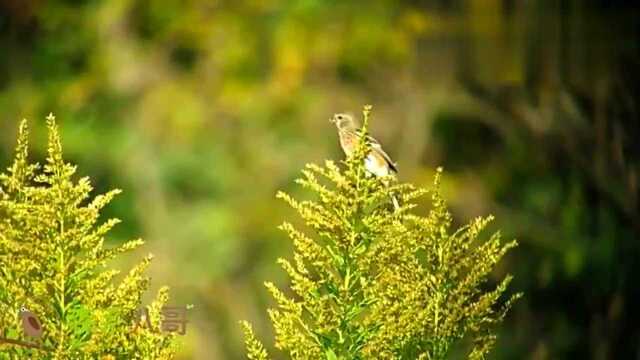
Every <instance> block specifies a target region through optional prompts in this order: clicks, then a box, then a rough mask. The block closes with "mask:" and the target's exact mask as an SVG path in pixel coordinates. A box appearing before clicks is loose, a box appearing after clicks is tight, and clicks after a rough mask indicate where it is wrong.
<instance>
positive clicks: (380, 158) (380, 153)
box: [331, 114, 399, 209]
mask: <svg viewBox="0 0 640 360" xmlns="http://www.w3.org/2000/svg"><path fill="white" fill-rule="evenodd" d="M331 122H333V123H334V124H336V127H337V128H338V136H339V138H340V146H341V147H342V150H343V151H344V153H345V154H346V155H347V157H349V156H351V155H352V154H353V153H354V152H355V150H356V147H357V146H358V141H359V139H360V138H361V137H362V130H361V129H358V128H357V127H356V124H355V121H354V120H353V117H352V116H351V115H347V114H335V115H334V116H333V118H331ZM367 143H368V145H369V146H370V148H371V151H370V152H369V154H367V157H366V158H365V168H366V169H367V170H368V171H369V172H370V173H371V174H373V175H375V176H377V177H387V176H393V175H395V174H396V173H397V172H398V168H397V167H396V164H395V163H394V162H393V160H391V157H390V156H389V155H388V154H387V153H386V152H385V151H384V150H383V149H382V145H380V143H379V142H378V140H376V139H375V138H373V137H372V136H369V135H367ZM392 200H393V205H394V207H395V208H396V209H397V208H398V207H399V205H398V201H397V200H396V198H395V197H393V196H392Z"/></svg>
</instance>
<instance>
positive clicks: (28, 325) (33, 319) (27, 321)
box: [18, 306, 42, 337]
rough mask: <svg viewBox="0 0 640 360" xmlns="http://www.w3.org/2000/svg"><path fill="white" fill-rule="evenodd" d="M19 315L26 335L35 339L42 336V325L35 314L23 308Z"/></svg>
mask: <svg viewBox="0 0 640 360" xmlns="http://www.w3.org/2000/svg"><path fill="white" fill-rule="evenodd" d="M18 315H19V316H20V318H21V319H22V329H23V330H24V333H25V334H27V335H28V336H33V337H40V336H42V325H41V324H40V320H38V317H37V316H36V315H35V314H34V313H32V312H31V311H29V310H27V308H25V307H24V306H23V307H21V308H20V311H19V312H18Z"/></svg>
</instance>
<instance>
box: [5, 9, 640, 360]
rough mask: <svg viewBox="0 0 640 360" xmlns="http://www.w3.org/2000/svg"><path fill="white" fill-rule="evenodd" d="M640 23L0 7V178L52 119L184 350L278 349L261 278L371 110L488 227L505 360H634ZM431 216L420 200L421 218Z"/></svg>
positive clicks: (523, 15)
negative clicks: (174, 311) (27, 132)
mask: <svg viewBox="0 0 640 360" xmlns="http://www.w3.org/2000/svg"><path fill="white" fill-rule="evenodd" d="M639 33H640V12H639V11H638V8H637V7H636V6H634V5H633V2H631V1H629V2H625V1H612V0H610V1H606V0H556V1H552V0H546V1H545V0H543V1H533V0H531V1H524V0H522V1H517V0H456V1H444V0H423V1H417V0H416V1H351V2H346V1H336V0H333V1H329V0H327V1H320V0H304V1H278V0H253V1H215V0H213V1H212V0H166V1H156V0H56V1H44V0H0V164H4V165H2V166H3V167H4V166H8V164H9V161H10V159H11V156H12V149H13V146H14V143H15V135H16V127H17V124H18V121H19V120H20V119H21V118H28V119H30V120H31V124H32V126H33V127H35V129H34V132H35V133H34V135H33V136H32V139H33V142H34V144H33V148H34V157H35V158H36V159H38V160H42V159H43V156H44V146H45V140H46V139H45V133H44V128H43V124H44V117H45V116H46V114H48V113H49V112H54V113H55V114H56V115H57V118H58V120H59V121H60V123H61V127H62V130H63V140H64V145H65V151H66V156H67V159H68V160H69V161H72V162H74V163H77V164H78V165H79V169H80V171H79V172H80V174H81V175H88V176H91V177H92V179H93V181H94V183H95V185H96V191H97V192H104V191H106V190H108V189H110V188H116V187H117V188H122V189H123V190H124V191H125V192H124V194H123V195H121V196H120V197H119V198H118V199H117V200H116V201H115V203H114V204H113V205H112V206H111V207H109V209H108V211H107V213H106V214H105V217H106V216H117V217H120V218H122V219H123V220H124V223H123V224H122V225H120V226H119V227H118V228H117V230H115V232H114V233H113V234H112V238H111V241H112V243H114V244H115V243H117V242H121V241H124V240H125V239H129V238H135V237H138V236H142V237H143V238H144V239H145V240H146V241H147V245H146V246H145V248H144V249H143V251H142V252H140V253H138V254H136V255H135V256H130V257H129V258H127V259H126V262H128V263H131V262H133V261H135V260H137V259H139V257H140V255H141V254H142V253H146V252H153V253H154V254H155V255H156V259H155V262H154V264H153V267H152V269H151V275H152V276H153V282H152V284H153V288H154V289H156V288H157V287H158V286H159V285H162V284H168V285H170V286H171V288H172V294H173V298H172V300H171V304H176V305H177V304H194V305H195V309H194V310H193V311H192V312H191V313H190V315H189V320H190V323H189V324H188V328H187V335H186V336H185V337H184V347H183V350H182V352H181V357H180V358H181V359H242V358H244V350H243V344H242V340H243V339H242V336H241V331H240V328H239V326H238V323H237V322H238V320H240V319H247V320H250V321H252V322H253V323H254V324H255V325H256V330H257V332H258V334H259V335H260V336H261V337H262V338H263V339H265V340H266V342H267V343H269V344H272V341H271V340H272V329H271V326H270V323H269V322H268V320H267V315H266V311H265V310H266V308H267V307H268V306H270V305H271V304H272V302H271V300H270V299H269V297H268V296H267V294H266V291H265V290H264V288H263V286H262V282H263V281H264V280H266V279H271V280H274V281H276V282H277V283H280V284H284V282H285V281H286V279H285V277H284V275H283V273H282V272H281V271H280V270H279V268H278V266H277V265H276V264H275V259H276V258H277V257H279V256H289V255H290V253H291V246H290V244H289V241H288V239H287V237H286V236H285V235H284V234H283V233H280V232H279V231H278V230H277V229H276V226H277V225H278V224H279V223H280V222H281V221H282V220H283V219H295V218H294V216H295V215H294V213H293V211H292V210H290V209H288V208H287V207H286V206H285V205H284V204H283V203H281V202H280V201H277V200H276V199H275V197H274V195H275V192H276V191H277V190H278V189H283V190H287V191H292V192H293V193H294V194H300V191H299V190H298V189H297V188H296V187H295V186H294V185H293V179H294V178H295V177H296V176H297V174H298V172H299V170H300V169H301V168H302V167H303V165H304V164H305V163H307V162H319V161H322V160H323V159H326V158H331V159H341V158H342V156H343V155H342V153H341V151H340V150H339V147H338V145H337V137H336V134H335V129H334V128H333V125H332V124H329V122H328V119H329V117H330V116H331V115H332V114H333V113H334V112H344V111H350V112H353V113H359V112H360V110H361V107H362V105H363V104H366V103H371V104H373V105H374V119H373V124H372V128H373V129H372V132H373V134H374V135H375V136H376V137H377V138H378V139H379V140H380V141H381V142H382V143H383V144H384V145H385V148H386V149H387V150H388V152H389V153H390V154H391V155H392V156H393V157H394V158H395V159H396V160H397V161H398V163H399V167H400V175H399V176H400V178H401V180H403V181H410V182H414V183H417V184H421V185H425V186H427V185H429V184H430V183H431V176H432V174H433V170H434V168H435V167H436V166H443V167H444V168H445V171H446V176H445V179H444V186H445V195H446V197H447V198H448V199H449V200H450V204H451V206H452V209H453V211H454V215H455V217H456V219H457V220H458V222H459V223H461V222H464V221H466V220H467V219H468V218H470V217H473V216H477V215H483V214H487V213H493V214H495V215H496V217H497V221H496V222H495V223H494V225H493V227H494V230H495V229H497V228H501V229H503V233H504V235H505V237H506V238H517V239H518V240H519V241H520V244H521V246H520V247H518V248H517V249H516V250H514V251H513V252H512V253H510V254H509V255H508V256H507V259H506V260H505V261H504V262H502V263H501V265H500V268H499V269H498V271H497V272H498V273H497V274H496V276H502V275H504V273H506V272H512V273H514V274H515V282H514V286H513V287H512V289H513V290H517V291H524V293H525V298H524V299H523V300H522V301H520V302H519V303H518V304H517V305H516V307H515V309H514V311H513V312H512V313H511V314H510V316H509V317H508V319H507V321H506V323H505V324H504V326H503V327H502V328H501V331H500V334H499V336H500V337H499V342H498V346H497V349H496V350H495V351H494V353H493V354H492V355H493V358H495V359H640V289H639V286H638V281H637V278H638V277H640V236H639V235H640V207H639V202H638V176H639V174H638V171H639V170H640V168H639V165H640V164H639V160H640V145H638V141H637V139H638V137H639V136H640V121H639V119H638V111H639V108H638V107H639V106H640V103H639V102H638V101H639V100H640V67H639V65H640V51H639V50H640V49H639V47H640V36H639V35H640V34H639ZM423 211H424V209H423Z"/></svg>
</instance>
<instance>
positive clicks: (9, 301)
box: [0, 115, 175, 360]
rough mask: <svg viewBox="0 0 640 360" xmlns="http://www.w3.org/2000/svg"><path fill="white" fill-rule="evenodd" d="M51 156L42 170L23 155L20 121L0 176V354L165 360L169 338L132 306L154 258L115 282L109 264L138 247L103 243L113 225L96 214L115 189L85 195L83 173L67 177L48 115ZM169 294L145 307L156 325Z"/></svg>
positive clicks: (69, 170) (70, 169)
mask: <svg viewBox="0 0 640 360" xmlns="http://www.w3.org/2000/svg"><path fill="white" fill-rule="evenodd" d="M47 127H48V134H49V138H48V156H47V159H46V163H45V164H44V166H40V165H39V164H34V163H30V162H29V160H28V135H29V132H28V128H27V122H26V121H23V122H22V123H21V124H20V129H19V137H18V145H17V149H16V155H15V160H14V162H13V164H12V166H10V167H9V168H8V170H7V172H6V173H3V174H0V337H1V338H6V339H14V340H20V341H24V342H25V343H30V344H33V345H34V346H30V347H24V346H19V345H16V344H14V343H10V342H1V341H0V359H16V360H17V359H65V360H67V359H110V358H111V359H168V358H171V357H172V356H173V354H174V352H175V349H174V343H175V341H174V335H172V334H165V333H160V334H158V333H157V332H155V331H153V329H142V328H138V329H136V330H135V331H133V330H132V329H133V326H132V325H133V324H134V322H135V321H136V320H137V319H135V312H136V309H137V307H139V306H140V304H141V296H142V294H143V293H144V291H145V290H146V289H147V285H148V282H149V279H148V278H147V277H146V276H145V275H144V272H145V270H146V269H147V267H148V265H149V263H150V261H151V255H149V256H148V257H146V258H145V259H144V260H143V261H142V262H141V263H140V264H138V265H137V266H135V267H134V268H133V269H132V270H131V271H130V272H129V273H128V274H126V275H125V276H124V278H123V280H122V281H120V282H119V283H116V282H114V281H113V280H114V277H115V276H116V275H118V273H119V272H118V271H117V270H110V269H107V268H106V265H107V262H108V261H110V260H112V259H114V258H116V257H118V256H119V255H121V254H123V253H125V252H129V251H131V250H133V249H135V248H137V247H139V246H140V245H142V244H143V241H142V240H133V241H129V242H127V243H125V244H123V245H120V246H117V247H114V248H110V247H106V246H105V245H104V241H105V236H106V234H107V233H108V232H109V231H110V230H111V229H112V228H113V227H114V226H115V225H116V224H117V223H118V222H119V221H118V220H117V219H111V220H107V221H105V222H103V223H99V221H98V220H99V216H100V211H101V210H102V209H103V208H104V207H105V206H106V205H107V204H109V202H111V200H112V199H113V198H114V197H115V196H116V195H117V194H118V193H119V192H120V191H119V190H113V191H111V192H108V193H106V194H104V195H98V196H96V197H95V198H91V196H90V194H91V191H92V190H93V189H92V186H91V183H90V181H89V179H88V178H81V179H79V180H77V181H75V180H74V174H75V172H76V167H75V166H73V165H71V164H68V163H65V162H64V160H63V153H62V145H61V140H60V135H59V132H58V127H57V125H56V122H55V118H54V117H53V116H52V115H50V116H49V117H48V118H47ZM167 299H168V289H167V288H162V289H161V290H160V291H159V293H158V295H157V297H156V299H155V300H154V301H153V302H152V304H151V305H150V306H149V314H150V315H149V316H150V320H151V324H152V325H153V326H155V327H158V326H159V323H160V321H161V318H160V317H161V311H160V309H161V307H162V305H163V304H165V303H166V301H167ZM23 306H24V307H25V308H27V309H29V310H30V311H31V312H33V313H34V314H37V316H38V318H39V319H40V321H41V322H42V328H43V334H42V337H41V338H39V339H35V340H34V339H29V338H27V337H26V336H25V334H24V333H23V331H22V326H21V324H20V319H19V317H18V311H19V309H21V307H23Z"/></svg>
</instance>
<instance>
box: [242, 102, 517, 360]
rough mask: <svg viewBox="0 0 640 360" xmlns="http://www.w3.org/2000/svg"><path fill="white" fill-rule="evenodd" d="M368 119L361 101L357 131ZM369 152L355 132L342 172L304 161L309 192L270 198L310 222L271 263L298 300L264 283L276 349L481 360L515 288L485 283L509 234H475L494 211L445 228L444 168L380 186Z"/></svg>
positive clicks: (253, 351)
mask: <svg viewBox="0 0 640 360" xmlns="http://www.w3.org/2000/svg"><path fill="white" fill-rule="evenodd" d="M369 115H370V107H365V111H364V128H363V131H364V132H365V134H366V127H367V124H368V121H369ZM362 138H363V139H365V138H366V137H364V136H363V137H362ZM367 153H368V150H367V144H366V143H365V141H364V140H363V141H361V144H360V145H359V147H358V151H356V153H355V154H354V155H353V156H351V157H350V158H348V159H346V160H345V162H344V169H341V168H340V167H339V166H338V165H336V164H335V163H334V162H331V161H327V162H325V164H324V166H318V165H307V167H306V169H305V170H304V171H303V172H302V173H303V176H302V177H301V178H300V179H299V180H298V181H297V182H298V183H299V184H300V185H302V186H303V187H304V188H307V189H309V190H310V191H311V192H313V193H314V194H315V198H314V199H313V200H303V201H299V200H296V199H294V198H292V197H291V196H289V195H287V194H285V193H279V194H278V197H279V198H282V199H283V200H284V201H286V202H287V203H289V204H290V205H291V206H292V207H293V208H294V209H295V210H297V212H298V213H299V215H300V216H301V217H302V219H303V220H304V222H305V224H306V226H307V228H308V229H306V232H305V231H302V230H299V229H296V228H295V227H294V226H293V225H292V224H291V223H288V222H285V223H284V224H283V225H282V226H281V229H282V230H284V231H285V232H286V233H287V234H288V236H289V237H290V238H291V240H292V241H293V244H294V246H295V251H294V256H293V261H289V260H285V259H279V260H278V262H279V263H280V264H281V265H282V267H283V269H284V270H285V271H286V272H287V274H288V275H289V277H290V280H291V284H290V289H291V290H292V291H293V293H294V296H293V297H289V296H287V295H285V293H284V292H283V291H281V290H279V289H278V288H277V287H276V286H275V285H274V284H272V283H266V287H267V289H268V290H269V292H270V293H271V294H272V296H273V298H274V299H275V301H276V303H277V307H276V308H274V309H270V310H269V316H270V318H271V321H272V323H273V326H274V330H275V347H276V348H278V349H280V350H282V351H284V352H285V353H287V354H288V355H289V357H290V358H292V359H328V360H332V359H444V358H446V357H447V356H448V354H451V353H452V352H454V351H455V352H456V353H459V351H464V352H466V353H467V355H468V358H470V359H482V358H484V356H485V355H486V354H487V353H488V352H489V351H490V349H491V347H492V345H493V343H494V341H495V335H494V333H493V330H494V328H495V325H496V324H497V323H499V322H500V321H501V320H502V319H503V317H504V316H505V314H506V312H507V311H508V309H509V308H510V307H511V304H512V303H513V301H514V300H516V299H517V298H518V297H519V296H520V294H515V295H512V296H511V297H509V298H507V300H506V301H503V300H502V295H503V294H504V292H505V291H506V289H507V286H508V284H509V282H510V281H511V277H510V276H507V277H506V278H505V279H503V280H502V281H501V282H499V283H498V284H497V285H496V286H495V287H494V288H493V290H490V291H485V290H483V289H484V288H486V285H487V284H486V283H487V280H488V276H489V274H490V273H491V271H492V270H493V268H494V266H495V265H496V263H497V262H498V261H499V260H500V259H501V258H502V256H503V255H504V254H505V252H507V251H508V250H509V249H511V248H512V247H514V246H516V242H515V241H511V242H508V243H506V244H505V243H503V242H502V241H501V239H500V234H499V233H496V234H493V235H492V236H489V237H488V239H486V240H480V239H481V238H483V237H484V236H482V230H483V229H484V228H485V227H486V225H487V224H488V223H489V222H490V221H491V220H492V217H487V218H478V219H475V220H473V221H472V222H471V223H470V224H468V225H466V226H463V227H461V228H459V229H457V230H453V229H452V217H451V214H450V213H449V211H448V210H447V205H446V203H445V201H444V199H443V198H442V196H441V194H440V191H439V187H440V178H441V173H442V170H441V169H438V172H437V174H436V177H435V181H434V186H433V188H432V189H431V190H425V189H421V188H417V187H414V186H413V185H411V184H404V183H397V182H393V183H391V184H388V183H387V182H386V181H381V179H379V178H376V177H372V176H369V175H368V174H367V172H366V170H365V168H364V166H363V163H364V159H365V156H366V154H367ZM391 194H393V195H394V196H397V197H398V199H399V200H400V203H401V207H400V209H398V210H394V208H393V206H392V204H391V202H390V195H391ZM426 194H430V196H431V203H432V207H431V209H430V210H429V212H428V213H427V214H426V215H425V216H423V215H418V214H415V213H414V212H412V210H413V209H414V208H415V207H416V205H415V203H414V202H415V200H416V199H418V198H420V197H422V196H424V195H426ZM309 234H313V235H309ZM500 303H501V305H500ZM243 327H244V329H245V334H246V343H247V353H248V357H249V358H250V359H260V360H264V359H267V358H268V354H267V352H266V350H265V347H264V346H263V345H262V344H261V343H260V342H259V341H258V340H257V339H256V337H255V335H254V334H253V330H252V329H251V327H250V325H249V324H248V323H246V322H243Z"/></svg>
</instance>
